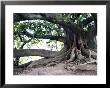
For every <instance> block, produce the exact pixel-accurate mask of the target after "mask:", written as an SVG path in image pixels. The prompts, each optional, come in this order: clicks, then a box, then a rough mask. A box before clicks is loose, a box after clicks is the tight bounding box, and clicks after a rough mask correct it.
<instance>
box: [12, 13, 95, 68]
mask: <svg viewBox="0 0 110 88" xmlns="http://www.w3.org/2000/svg"><path fill="white" fill-rule="evenodd" d="M13 22H14V33H13V34H14V40H15V41H18V42H22V44H21V45H20V46H19V47H14V50H13V51H14V57H15V58H16V61H15V62H16V63H17V65H18V62H19V58H20V57H23V56H42V57H44V58H43V59H40V60H37V61H36V62H35V63H33V64H32V65H31V66H33V65H34V66H38V65H45V64H48V63H50V62H53V61H59V62H60V61H62V60H67V59H69V60H70V59H71V60H72V61H75V60H76V59H80V58H84V57H86V58H89V57H90V55H91V58H93V59H96V58H97V55H96V48H97V40H96V36H97V14H96V13H14V21H13ZM27 29H29V31H30V30H31V32H32V33H31V34H29V33H28V32H27V31H28V30H27ZM52 31H55V32H54V34H53V32H52ZM26 37H28V40H27V39H26ZM38 39H50V40H56V41H61V42H63V43H64V47H63V48H62V49H61V50H60V51H49V50H43V49H23V47H24V45H25V44H27V43H29V42H34V43H36V42H39V40H38ZM79 52H80V53H79ZM80 54H81V55H80ZM45 58H46V59H45ZM47 58H48V59H47Z"/></svg>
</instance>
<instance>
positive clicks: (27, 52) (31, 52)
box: [14, 49, 58, 57]
mask: <svg viewBox="0 0 110 88" xmlns="http://www.w3.org/2000/svg"><path fill="white" fill-rule="evenodd" d="M57 53H58V52H57V51H50V50H44V49H19V50H17V49H14V57H23V56H41V57H55V55H56V54H57Z"/></svg>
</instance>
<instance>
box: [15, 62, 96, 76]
mask: <svg viewBox="0 0 110 88" xmlns="http://www.w3.org/2000/svg"><path fill="white" fill-rule="evenodd" d="M14 70H15V71H14V75H97V64H82V65H73V64H71V63H65V62H61V63H57V64H55V63H49V64H48V65H46V66H42V67H37V68H28V69H25V70H23V69H22V68H19V69H14Z"/></svg>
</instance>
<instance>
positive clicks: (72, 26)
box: [14, 13, 83, 35]
mask: <svg viewBox="0 0 110 88" xmlns="http://www.w3.org/2000/svg"><path fill="white" fill-rule="evenodd" d="M16 15H17V16H16ZM49 15H50V14H49ZM17 17H18V18H19V19H17ZM15 18H16V19H17V20H15ZM37 19H40V20H46V21H48V22H52V23H55V24H59V25H61V26H63V27H68V29H70V30H71V29H72V31H73V32H74V33H77V34H80V35H81V34H83V30H82V28H80V27H79V26H77V25H76V24H74V23H72V24H71V23H66V22H64V21H63V20H57V19H55V16H48V14H44V16H43V15H41V14H38V13H19V14H15V17H14V21H15V22H16V21H21V20H37Z"/></svg>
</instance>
